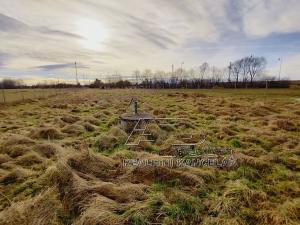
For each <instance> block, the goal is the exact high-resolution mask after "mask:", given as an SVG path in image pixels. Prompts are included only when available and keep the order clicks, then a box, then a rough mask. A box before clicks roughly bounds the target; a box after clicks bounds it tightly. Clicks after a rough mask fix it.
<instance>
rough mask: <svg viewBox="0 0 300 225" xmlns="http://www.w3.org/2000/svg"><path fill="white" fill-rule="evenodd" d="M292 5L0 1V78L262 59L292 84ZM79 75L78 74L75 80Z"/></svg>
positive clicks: (295, 46) (296, 27)
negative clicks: (254, 57) (75, 63)
mask: <svg viewBox="0 0 300 225" xmlns="http://www.w3.org/2000/svg"><path fill="white" fill-rule="evenodd" d="M299 11H300V1H299V0H215V1H212V0H122V1H120V0H68V1H67V0H0V78H3V77H17V78H21V79H23V80H27V81H36V80H46V79H55V80H56V79H74V62H75V61H76V62H77V64H78V72H79V74H80V76H82V75H83V74H84V75H86V76H87V77H88V78H91V79H92V78H95V77H100V76H106V75H108V74H114V73H116V72H118V73H121V74H124V75H130V74H132V71H133V70H135V69H139V70H144V69H145V68H151V69H152V70H154V71H155V70H170V69H171V64H174V66H175V68H176V67H180V64H181V62H183V61H184V67H185V68H197V67H199V65H201V64H202V63H203V62H205V61H206V62H208V63H209V64H211V65H215V66H217V67H225V66H227V65H228V64H229V62H230V61H234V60H236V59H238V58H240V57H243V56H247V55H251V54H253V55H255V56H265V57H266V59H267V61H268V67H267V72H268V73H269V74H271V75H276V76H277V75H278V71H279V61H278V58H282V76H285V77H289V78H291V79H300V22H299V21H300V13H299ZM80 78H81V77H80Z"/></svg>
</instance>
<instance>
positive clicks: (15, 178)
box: [0, 168, 30, 185]
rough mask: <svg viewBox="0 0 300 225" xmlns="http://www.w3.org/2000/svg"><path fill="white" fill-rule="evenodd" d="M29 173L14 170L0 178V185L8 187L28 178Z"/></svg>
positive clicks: (20, 169) (19, 169) (22, 170)
mask: <svg viewBox="0 0 300 225" xmlns="http://www.w3.org/2000/svg"><path fill="white" fill-rule="evenodd" d="M29 175H30V173H29V172H28V171H27V170H25V169H22V168H15V169H13V170H12V171H10V172H8V173H7V174H5V175H4V176H2V177H1V178H0V183H1V184H4V185H8V184H11V183H15V182H21V181H23V180H25V178H26V177H28V176H29Z"/></svg>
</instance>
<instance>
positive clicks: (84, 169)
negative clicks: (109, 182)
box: [67, 153, 117, 178]
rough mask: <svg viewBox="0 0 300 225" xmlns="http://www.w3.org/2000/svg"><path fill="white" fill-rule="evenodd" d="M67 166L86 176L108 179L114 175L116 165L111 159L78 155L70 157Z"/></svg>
mask: <svg viewBox="0 0 300 225" xmlns="http://www.w3.org/2000/svg"><path fill="white" fill-rule="evenodd" d="M67 163H68V165H69V166H70V167H71V168H73V169H75V170H77V171H79V172H81V173H86V174H91V175H94V176H96V177H101V178H108V177H109V175H110V174H112V173H114V171H115V166H116V164H117V162H116V161H114V160H113V159H111V158H109V157H106V156H102V155H101V156H100V155H95V154H92V153H90V154H87V153H78V154H75V155H73V156H72V157H70V158H69V159H68V161H67Z"/></svg>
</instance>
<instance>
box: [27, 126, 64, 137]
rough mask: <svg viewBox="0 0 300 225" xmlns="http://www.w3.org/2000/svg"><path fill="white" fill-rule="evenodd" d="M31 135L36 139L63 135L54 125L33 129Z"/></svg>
mask: <svg viewBox="0 0 300 225" xmlns="http://www.w3.org/2000/svg"><path fill="white" fill-rule="evenodd" d="M31 137H32V138H37V139H62V138H63V137H64V135H63V134H62V133H61V132H60V131H59V130H57V129H56V128H55V127H42V128H39V129H37V130H35V131H33V133H32V134H31Z"/></svg>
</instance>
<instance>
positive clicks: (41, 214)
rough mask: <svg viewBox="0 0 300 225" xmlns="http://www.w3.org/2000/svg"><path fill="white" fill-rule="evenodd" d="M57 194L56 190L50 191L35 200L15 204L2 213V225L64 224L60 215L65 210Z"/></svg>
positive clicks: (0, 220)
mask: <svg viewBox="0 0 300 225" xmlns="http://www.w3.org/2000/svg"><path fill="white" fill-rule="evenodd" d="M56 193H57V191H56V190H55V189H49V190H47V191H46V192H44V193H43V194H40V195H38V196H36V197H34V198H30V199H27V200H25V201H22V202H17V203H13V204H12V205H11V206H10V207H9V208H7V209H5V210H4V211H2V212H0V224H10V225H20V224H35V225H53V224H62V221H61V218H60V215H61V214H62V211H63V209H62V206H61V203H60V201H59V200H58V196H57V194H56Z"/></svg>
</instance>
